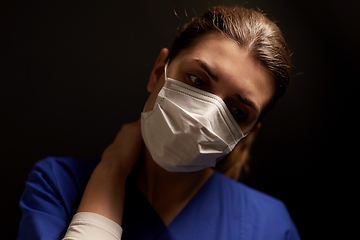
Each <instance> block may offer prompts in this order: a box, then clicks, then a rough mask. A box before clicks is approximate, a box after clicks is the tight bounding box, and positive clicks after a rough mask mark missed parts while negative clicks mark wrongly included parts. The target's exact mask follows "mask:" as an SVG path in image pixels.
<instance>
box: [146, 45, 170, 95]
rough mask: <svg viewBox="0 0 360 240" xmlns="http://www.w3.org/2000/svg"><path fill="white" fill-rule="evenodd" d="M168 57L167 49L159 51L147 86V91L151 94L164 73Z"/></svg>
mask: <svg viewBox="0 0 360 240" xmlns="http://www.w3.org/2000/svg"><path fill="white" fill-rule="evenodd" d="M168 56H169V49H167V48H163V49H161V51H160V54H159V56H158V57H157V59H156V62H155V66H154V68H153V70H152V71H151V74H150V79H149V82H148V85H147V90H148V91H149V92H152V91H153V90H154V88H155V86H156V84H157V83H158V82H159V80H160V79H161V77H162V75H163V73H164V67H165V64H166V60H167V57H168Z"/></svg>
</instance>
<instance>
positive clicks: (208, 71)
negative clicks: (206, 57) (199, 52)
mask: <svg viewBox="0 0 360 240" xmlns="http://www.w3.org/2000/svg"><path fill="white" fill-rule="evenodd" d="M193 60H194V61H195V62H197V63H198V64H199V65H200V67H201V68H202V69H203V70H204V71H205V72H206V73H207V74H208V75H209V76H210V77H211V78H212V79H213V80H214V81H215V82H217V81H218V77H217V76H216V75H215V74H214V72H213V71H212V70H211V68H210V67H209V65H208V64H207V63H206V62H204V61H202V60H201V59H198V58H194V59H193Z"/></svg>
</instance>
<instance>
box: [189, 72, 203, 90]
mask: <svg viewBox="0 0 360 240" xmlns="http://www.w3.org/2000/svg"><path fill="white" fill-rule="evenodd" d="M188 76H189V78H190V81H191V82H192V83H193V84H194V85H195V86H196V87H203V86H204V85H205V82H204V81H203V80H202V79H201V78H199V77H198V76H196V75H193V74H188Z"/></svg>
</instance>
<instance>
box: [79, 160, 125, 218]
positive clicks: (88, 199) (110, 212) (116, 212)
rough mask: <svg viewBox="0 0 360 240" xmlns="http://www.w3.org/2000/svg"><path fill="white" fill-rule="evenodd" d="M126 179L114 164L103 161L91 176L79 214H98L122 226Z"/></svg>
mask: <svg viewBox="0 0 360 240" xmlns="http://www.w3.org/2000/svg"><path fill="white" fill-rule="evenodd" d="M126 177H127V174H124V173H123V172H122V171H121V169H119V168H118V167H117V166H116V164H113V162H108V161H101V162H100V163H99V165H98V166H97V167H96V168H95V170H94V172H93V174H92V175H91V178H90V180H89V182H88V184H87V186H86V189H85V191H84V194H83V197H82V199H81V202H80V205H79V208H78V210H77V212H92V213H97V214H100V215H102V216H104V217H106V218H109V219H110V220H112V221H114V222H116V223H118V224H119V225H121V220H122V215H123V207H124V196H125V183H126Z"/></svg>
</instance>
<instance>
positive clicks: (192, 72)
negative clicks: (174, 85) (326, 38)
mask: <svg viewBox="0 0 360 240" xmlns="http://www.w3.org/2000/svg"><path fill="white" fill-rule="evenodd" d="M167 55H168V50H167V49H163V50H162V52H161V53H160V55H159V57H158V59H157V61H156V64H155V67H154V69H153V71H152V73H151V76H150V81H149V84H148V91H149V92H151V94H150V97H149V99H148V101H147V103H146V105H145V109H144V111H150V110H152V109H153V107H154V103H155V100H156V97H157V94H158V93H159V91H160V89H161V88H162V86H163V85H164V82H165V76H164V71H163V70H164V66H165V63H166V62H165V61H166V57H167ZM167 77H169V78H173V79H176V80H178V81H181V82H184V83H187V84H189V85H192V86H194V87H197V88H200V89H203V90H205V91H208V92H211V93H213V94H215V95H217V96H219V97H220V98H222V99H223V101H224V102H225V103H226V105H227V106H228V108H229V110H230V111H231V112H232V114H233V116H234V118H235V120H236V121H237V122H238V123H239V126H240V128H241V130H242V131H243V132H244V133H247V132H249V131H250V130H251V129H252V127H253V126H254V125H255V123H256V122H257V119H258V118H259V116H260V114H261V112H262V111H263V110H264V108H265V107H266V105H267V104H268V103H269V102H270V100H271V99H272V97H273V95H274V93H275V90H276V85H275V79H274V78H273V77H272V75H271V74H270V73H268V72H267V71H266V70H265V69H264V68H263V67H262V66H261V65H260V63H259V62H257V61H255V60H254V59H253V58H252V57H250V56H249V55H248V53H247V52H246V51H245V50H244V49H243V48H241V47H240V46H239V45H238V44H236V43H235V42H233V41H231V40H229V39H227V38H225V37H224V36H223V35H222V34H220V33H218V32H215V31H214V32H211V33H208V34H206V35H204V36H202V37H200V38H199V39H198V41H197V42H196V44H195V45H193V46H192V47H190V48H187V49H185V50H183V51H181V52H180V53H179V54H178V55H177V56H176V57H175V58H174V59H173V60H172V61H171V63H170V64H169V66H168V67H167Z"/></svg>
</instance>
